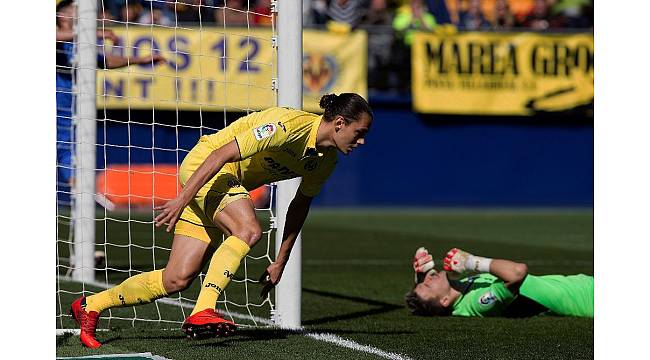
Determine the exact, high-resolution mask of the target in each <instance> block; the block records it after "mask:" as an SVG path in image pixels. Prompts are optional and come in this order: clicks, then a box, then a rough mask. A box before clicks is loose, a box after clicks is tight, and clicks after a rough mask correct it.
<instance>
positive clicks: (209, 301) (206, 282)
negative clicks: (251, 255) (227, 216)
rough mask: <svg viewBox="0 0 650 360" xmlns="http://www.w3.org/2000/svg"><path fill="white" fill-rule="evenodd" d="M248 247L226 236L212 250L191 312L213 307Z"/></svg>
mask: <svg viewBox="0 0 650 360" xmlns="http://www.w3.org/2000/svg"><path fill="white" fill-rule="evenodd" d="M249 251H250V247H249V246H248V244H246V243H245V242H244V241H242V240H240V239H239V238H238V237H236V236H230V237H228V238H227V239H226V240H225V241H224V242H223V244H221V246H219V248H218V249H217V251H215V252H214V254H213V255H212V259H211V260H210V266H209V267H208V272H207V274H205V279H203V285H202V286H201V292H200V293H199V297H198V299H196V305H195V306H194V310H192V314H191V315H194V314H196V313H198V312H200V311H203V310H205V309H214V308H215V307H216V306H217V299H218V298H219V295H221V293H222V292H223V290H224V289H225V288H226V286H228V283H230V279H232V277H233V276H234V275H235V273H236V272H237V269H238V268H239V264H240V263H241V260H242V259H243V258H244V257H245V256H246V254H248V252H249Z"/></svg>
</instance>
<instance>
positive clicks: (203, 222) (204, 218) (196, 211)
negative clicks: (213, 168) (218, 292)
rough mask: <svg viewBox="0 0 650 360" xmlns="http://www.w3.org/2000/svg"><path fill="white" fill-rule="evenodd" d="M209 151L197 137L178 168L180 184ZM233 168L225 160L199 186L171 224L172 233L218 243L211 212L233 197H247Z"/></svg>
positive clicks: (215, 244) (233, 199) (216, 244)
mask: <svg viewBox="0 0 650 360" xmlns="http://www.w3.org/2000/svg"><path fill="white" fill-rule="evenodd" d="M211 152H212V150H211V149H210V148H209V147H208V146H207V143H206V142H205V141H204V140H200V141H199V143H198V144H197V145H196V146H195V147H194V148H193V149H192V150H191V151H190V152H189V154H187V156H186V157H185V159H184V160H183V163H182V164H181V167H180V169H179V178H180V181H181V184H182V185H183V186H185V183H186V182H187V180H189V178H190V176H192V174H193V173H194V171H196V169H197V168H198V167H199V166H200V165H201V164H202V163H203V161H204V160H205V158H206V157H207V156H208V155H209V154H210V153H211ZM235 171H236V167H235V165H234V164H226V166H224V167H223V169H221V171H220V172H218V173H217V175H215V176H214V177H213V178H212V179H210V180H209V181H208V182H207V184H205V185H204V186H203V187H202V188H201V189H200V190H199V192H198V193H197V194H196V196H195V197H194V199H193V200H192V201H191V202H190V203H189V205H188V206H186V207H185V209H184V210H183V213H182V214H181V218H180V220H179V221H178V222H177V223H176V227H175V228H174V234H178V235H185V236H190V237H193V238H196V239H199V240H201V241H204V242H206V243H208V244H212V245H213V246H214V247H218V246H219V244H221V241H222V240H223V238H222V235H223V233H222V232H221V230H220V229H219V228H218V227H217V226H216V225H215V224H214V222H213V221H212V219H213V218H214V215H215V214H217V213H219V212H220V211H221V210H223V209H224V208H225V207H226V206H228V205H229V204H231V203H232V202H234V201H237V200H239V199H250V194H249V193H248V191H247V190H246V189H245V188H244V187H243V186H242V185H241V183H240V182H239V179H238V178H237V176H236V175H235Z"/></svg>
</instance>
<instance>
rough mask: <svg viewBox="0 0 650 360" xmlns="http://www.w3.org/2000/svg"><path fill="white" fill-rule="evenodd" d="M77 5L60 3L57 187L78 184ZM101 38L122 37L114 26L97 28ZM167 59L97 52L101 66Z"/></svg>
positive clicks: (70, 0)
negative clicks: (75, 120) (75, 122)
mask: <svg viewBox="0 0 650 360" xmlns="http://www.w3.org/2000/svg"><path fill="white" fill-rule="evenodd" d="M76 17H77V8H76V5H75V3H74V1H73V0H63V1H61V2H59V4H58V5H57V6H56V124H57V127H56V129H57V131H56V153H57V155H56V156H57V191H59V189H61V188H60V187H59V185H62V186H73V185H74V166H73V162H72V154H73V151H74V145H73V144H74V142H75V134H74V125H73V122H72V118H73V114H74V105H73V104H74V93H73V85H72V84H73V83H74V76H75V71H74V68H73V58H74V55H75V54H74V52H75V51H74V42H73V41H74V36H75V34H74V24H75V19H76ZM96 35H97V40H99V41H101V42H103V41H105V40H106V39H108V40H110V41H111V42H112V43H113V44H114V45H116V44H118V42H119V39H118V37H117V35H115V33H113V31H112V30H110V29H97V34H96ZM161 62H165V59H164V58H163V57H162V56H161V55H159V54H155V55H151V56H144V57H135V56H128V57H125V56H116V55H111V54H103V53H101V52H100V53H98V54H97V67H99V68H106V69H116V68H121V67H125V66H129V65H134V64H157V63H161Z"/></svg>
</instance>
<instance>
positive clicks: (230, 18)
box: [214, 0, 252, 26]
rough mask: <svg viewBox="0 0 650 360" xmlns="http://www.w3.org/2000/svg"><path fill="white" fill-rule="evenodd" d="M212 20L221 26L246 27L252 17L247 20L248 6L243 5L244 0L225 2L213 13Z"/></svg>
mask: <svg viewBox="0 0 650 360" xmlns="http://www.w3.org/2000/svg"><path fill="white" fill-rule="evenodd" d="M214 18H215V20H216V22H217V24H219V25H223V26H248V25H250V23H252V15H251V18H249V12H248V4H244V0H228V1H226V2H225V3H224V5H223V7H221V8H217V10H216V11H215V12H214Z"/></svg>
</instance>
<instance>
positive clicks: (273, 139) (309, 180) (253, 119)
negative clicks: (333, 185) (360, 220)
mask: <svg viewBox="0 0 650 360" xmlns="http://www.w3.org/2000/svg"><path fill="white" fill-rule="evenodd" d="M321 120H322V116H319V115H315V114H312V113H308V112H304V111H300V110H295V109H289V108H280V107H273V108H269V109H267V110H263V111H259V112H254V113H251V114H249V115H247V116H244V117H242V118H240V119H238V120H236V121H235V122H233V123H232V124H230V125H228V126H227V127H225V128H224V129H223V130H221V131H219V132H217V133H215V134H211V135H205V136H202V137H201V139H200V142H203V143H204V144H206V145H207V148H208V149H209V150H210V151H209V152H211V151H213V150H216V149H218V148H220V147H221V146H224V145H226V144H227V143H229V142H231V141H232V140H236V141H237V145H238V146H239V153H240V155H241V160H240V161H238V162H236V163H230V164H226V166H224V168H223V169H222V171H227V172H230V173H232V174H233V175H235V176H236V177H237V178H238V179H239V180H240V181H241V184H242V186H244V188H246V189H247V190H252V189H255V188H257V187H259V186H261V185H263V184H269V183H272V182H275V181H279V180H286V179H291V178H295V177H300V176H302V178H303V179H302V183H301V184H300V188H299V190H300V192H301V193H302V194H303V195H306V196H310V197H314V196H316V195H317V194H318V193H319V192H320V188H321V186H322V185H323V184H324V183H325V180H327V178H328V177H329V176H330V174H331V173H332V171H334V167H335V166H336V163H337V152H336V149H335V148H327V149H326V150H325V151H324V152H319V151H318V149H316V134H317V132H318V127H319V125H320V123H321ZM209 152H206V154H205V156H206V157H207V155H209ZM204 159H205V158H204Z"/></svg>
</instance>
